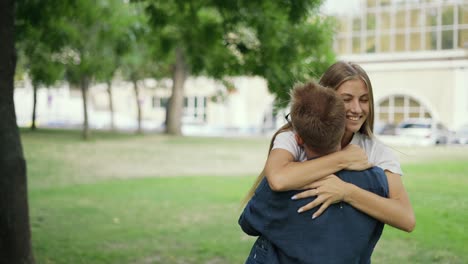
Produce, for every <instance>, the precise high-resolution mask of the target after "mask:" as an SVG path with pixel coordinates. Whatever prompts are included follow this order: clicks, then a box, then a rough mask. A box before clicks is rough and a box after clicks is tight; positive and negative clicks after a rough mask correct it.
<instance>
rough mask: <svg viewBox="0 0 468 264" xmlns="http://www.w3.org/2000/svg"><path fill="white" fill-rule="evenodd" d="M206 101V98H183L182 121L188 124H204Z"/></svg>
mask: <svg viewBox="0 0 468 264" xmlns="http://www.w3.org/2000/svg"><path fill="white" fill-rule="evenodd" d="M207 100H208V99H207V97H206V96H190V97H185V98H184V114H183V115H184V116H183V120H184V121H185V122H189V123H203V122H205V121H206V105H207Z"/></svg>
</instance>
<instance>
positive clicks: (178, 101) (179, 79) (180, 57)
mask: <svg viewBox="0 0 468 264" xmlns="http://www.w3.org/2000/svg"><path fill="white" fill-rule="evenodd" d="M186 78H187V66H186V64H185V58H184V54H183V51H182V49H181V48H180V47H179V48H177V49H176V62H175V65H174V69H173V75H172V82H173V84H172V95H171V97H170V99H169V102H168V107H167V112H166V119H167V120H166V133H167V134H170V135H181V134H182V110H183V108H184V83H185V79H186Z"/></svg>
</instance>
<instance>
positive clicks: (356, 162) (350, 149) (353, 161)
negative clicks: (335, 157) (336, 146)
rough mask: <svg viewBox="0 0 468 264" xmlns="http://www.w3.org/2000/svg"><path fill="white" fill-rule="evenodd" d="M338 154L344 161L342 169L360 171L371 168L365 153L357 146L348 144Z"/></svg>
mask: <svg viewBox="0 0 468 264" xmlns="http://www.w3.org/2000/svg"><path fill="white" fill-rule="evenodd" d="M340 152H341V154H342V157H343V159H344V161H345V166H344V169H347V170H354V171H360V170H365V169H368V168H370V167H372V164H371V163H369V159H368V157H367V154H366V152H365V151H364V149H362V148H361V147H359V146H358V145H354V144H349V145H348V146H346V147H345V148H343V149H342V150H341V151H340Z"/></svg>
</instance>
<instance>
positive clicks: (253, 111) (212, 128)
mask: <svg viewBox="0 0 468 264" xmlns="http://www.w3.org/2000/svg"><path fill="white" fill-rule="evenodd" d="M230 81H231V82H232V84H233V86H234V87H235V88H234V89H230V90H229V91H227V89H226V87H225V86H224V85H223V84H222V83H220V82H218V81H215V80H213V79H208V78H206V77H196V78H193V77H191V78H189V79H188V80H187V81H186V83H185V97H184V112H183V119H182V121H183V126H182V131H183V133H184V134H189V135H190V134H192V135H242V134H246V135H247V134H258V133H263V132H265V131H269V130H271V129H274V128H275V127H276V124H275V123H274V122H273V119H272V106H273V101H274V97H273V95H271V94H270V93H269V92H268V89H267V84H266V81H265V80H264V79H262V78H259V77H233V78H231V80H230ZM138 85H139V94H140V99H139V100H138V102H139V103H140V106H141V109H142V119H143V129H145V130H156V131H161V130H162V129H163V124H164V121H165V115H166V104H167V101H168V98H169V96H170V93H171V87H172V81H171V80H169V79H166V80H163V81H159V82H157V81H155V80H152V79H147V80H144V81H141V82H139V83H138ZM88 95H89V100H88V102H89V103H88V116H89V123H90V127H91V128H95V129H108V128H110V124H111V115H110V112H109V94H108V91H107V85H106V84H97V85H93V86H91V87H90V89H89V93H88ZM112 98H113V107H114V113H115V114H114V122H115V126H116V127H117V128H118V129H121V130H135V129H136V128H137V107H136V105H137V100H136V97H135V92H134V88H133V85H132V84H131V83H129V82H122V81H114V82H113V85H112ZM15 107H16V114H17V119H18V124H19V125H20V126H29V125H30V124H31V116H32V108H33V88H32V86H31V84H30V83H29V82H20V83H17V84H16V88H15ZM36 109H37V119H36V122H37V124H38V126H49V127H50V126H58V127H80V126H81V125H82V123H83V104H82V95H81V91H80V90H79V89H77V88H74V89H72V88H70V87H69V85H68V84H63V85H60V86H57V87H53V88H50V89H46V88H40V89H38V92H37V108H36Z"/></svg>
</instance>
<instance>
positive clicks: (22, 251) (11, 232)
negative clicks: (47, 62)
mask: <svg viewBox="0 0 468 264" xmlns="http://www.w3.org/2000/svg"><path fill="white" fill-rule="evenodd" d="M13 21H14V1H13V0H3V1H0V39H1V41H0V118H1V120H2V122H0V262H1V263H27V264H29V263H34V257H33V254H32V250H31V231H30V228H29V212H28V192H27V190H28V189H27V180H26V161H25V160H24V156H23V148H22V146H21V139H20V135H19V130H18V126H17V124H16V115H15V105H14V100H13V89H14V85H13V79H14V74H15V66H16V54H15V46H14V45H15V44H14V43H15V42H14V23H13Z"/></svg>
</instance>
